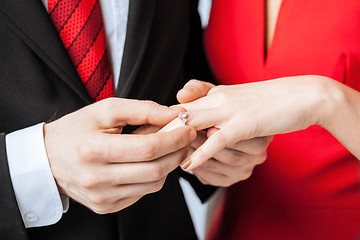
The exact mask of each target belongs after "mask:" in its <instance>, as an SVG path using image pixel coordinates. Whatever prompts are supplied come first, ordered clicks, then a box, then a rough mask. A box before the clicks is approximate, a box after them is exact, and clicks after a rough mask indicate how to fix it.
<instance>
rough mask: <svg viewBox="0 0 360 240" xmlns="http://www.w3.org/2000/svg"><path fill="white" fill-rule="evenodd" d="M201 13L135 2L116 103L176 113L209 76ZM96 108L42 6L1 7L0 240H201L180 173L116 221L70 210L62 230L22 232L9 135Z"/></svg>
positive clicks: (29, 1) (11, 0)
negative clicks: (185, 94)
mask: <svg viewBox="0 0 360 240" xmlns="http://www.w3.org/2000/svg"><path fill="white" fill-rule="evenodd" d="M196 7H197V1H195V0H194V1H192V0H130V7H129V21H128V28H127V37H126V42H125V50H124V57H123V64H122V67H121V74H120V75H121V76H120V79H119V87H118V90H117V93H116V95H117V96H118V97H126V98H135V99H151V100H154V101H156V102H159V103H161V104H167V105H170V104H173V103H175V94H176V92H177V90H178V89H180V88H181V87H182V86H183V84H184V83H185V82H186V81H187V80H188V79H189V78H191V77H202V76H201V73H205V72H207V68H206V65H205V64H204V58H203V55H202V52H201V30H200V27H199V19H198V16H197V12H196ZM207 76H208V75H207ZM90 103H91V100H90V98H89V96H88V94H87V92H86V90H85V88H84V87H83V85H82V83H81V80H80V78H79V76H78V74H77V72H76V70H75V69H74V67H73V65H72V63H71V61H70V59H69V57H68V55H67V53H66V50H65V49H64V47H63V45H62V43H61V40H60V38H59V36H58V34H57V32H56V30H55V28H54V27H53V24H52V22H51V20H50V18H49V16H48V13H47V12H46V10H45V8H44V6H43V5H42V2H41V1H40V0H25V1H24V0H1V1H0V132H1V134H0V190H1V193H0V194H1V197H0V239H19V240H20V239H21V240H28V239H36V240H41V239H44V240H45V239H46V240H49V239H50V240H52V239H59V240H60V239H61V240H64V239H65V240H67V239H74V240H75V239H76V240H81V239H84V240H85V239H86V240H91V239H101V240H107V239H122V240H123V239H181V240H186V239H196V235H195V232H194V228H193V225H192V221H191V218H190V215H189V212H188V210H187V207H186V205H185V201H184V197H183V195H182V192H181V189H180V186H179V183H178V172H177V171H174V172H173V173H171V174H170V175H169V176H168V178H167V181H166V183H165V186H164V188H163V189H162V190H161V191H160V192H158V193H155V194H151V195H148V196H145V197H144V198H142V199H141V200H140V201H139V202H137V203H136V204H134V205H133V206H131V207H129V208H127V209H125V210H122V211H120V212H118V213H115V214H108V215H97V214H95V213H93V212H92V211H90V210H88V209H87V208H86V207H84V206H82V205H80V204H78V203H76V202H71V204H70V209H69V211H68V212H67V213H66V214H64V215H63V217H62V219H61V220H60V221H59V222H58V223H57V224H54V225H52V226H47V227H40V228H31V229H25V228H24V225H23V222H22V219H21V216H20V213H19V210H18V207H17V204H16V200H15V196H14V192H13V188H12V185H11V180H10V176H9V170H8V165H7V159H6V149H5V134H6V133H9V132H12V131H14V130H17V129H21V128H24V127H28V126H31V125H34V124H36V123H39V122H43V121H49V120H51V119H54V118H58V117H61V116H63V115H65V114H67V113H70V112H73V111H75V110H77V109H79V108H81V107H83V106H85V105H88V104H90Z"/></svg>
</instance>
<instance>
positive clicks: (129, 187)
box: [44, 98, 196, 214]
mask: <svg viewBox="0 0 360 240" xmlns="http://www.w3.org/2000/svg"><path fill="white" fill-rule="evenodd" d="M179 111H181V110H179V109H178V110H173V109H170V108H167V107H165V106H160V105H158V104H156V103H154V102H150V101H137V100H125V99H116V98H112V99H106V100H103V101H101V102H98V103H95V104H92V105H90V106H87V107H84V108H82V109H80V110H78V111H77V112H74V113H72V114H69V115H66V116H64V117H62V118H60V119H59V120H57V121H54V122H52V123H49V124H46V125H45V127H44V134H45V145H46V150H47V154H48V159H49V162H50V166H51V170H52V173H53V176H54V178H55V180H56V182H57V184H58V186H59V188H60V191H62V192H63V193H65V194H67V195H68V196H69V197H71V198H73V199H74V200H76V201H78V202H80V203H82V204H84V205H85V206H87V207H88V208H90V209H92V210H93V211H94V212H96V213H99V214H105V213H111V212H116V211H119V210H121V209H123V208H125V207H127V206H129V205H131V204H133V203H134V202H136V201H137V200H139V199H140V198H141V197H142V196H144V195H145V194H148V193H152V192H156V191H159V190H160V189H161V188H162V186H163V184H164V182H165V178H166V176H167V174H168V173H169V172H171V171H172V170H174V169H175V168H176V167H177V166H178V165H179V164H180V162H181V161H182V160H184V159H185V158H186V156H187V154H188V148H185V147H186V146H188V145H189V144H190V143H191V142H192V141H193V140H194V139H195V137H196V131H195V130H194V129H192V128H190V127H181V128H178V129H175V130H173V131H170V132H159V133H153V134H147V135H144V134H136V135H135V134H120V133H121V130H122V127H124V126H125V125H128V124H129V125H143V124H151V125H157V126H163V125H165V124H167V123H168V122H170V121H171V120H172V119H174V118H175V117H176V116H177V114H178V112H179Z"/></svg>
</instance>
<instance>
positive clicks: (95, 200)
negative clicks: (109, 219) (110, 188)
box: [88, 192, 107, 210]
mask: <svg viewBox="0 0 360 240" xmlns="http://www.w3.org/2000/svg"><path fill="white" fill-rule="evenodd" d="M88 197H89V201H90V203H91V204H93V206H95V207H97V208H98V209H103V205H104V204H105V203H106V200H107V198H106V196H105V195H103V194H101V193H98V192H93V193H90V194H89V195H88ZM103 210H104V209H103Z"/></svg>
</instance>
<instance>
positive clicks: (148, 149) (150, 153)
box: [141, 142, 156, 161]
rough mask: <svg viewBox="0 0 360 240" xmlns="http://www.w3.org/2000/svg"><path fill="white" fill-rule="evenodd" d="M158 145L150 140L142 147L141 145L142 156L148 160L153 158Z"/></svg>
mask: <svg viewBox="0 0 360 240" xmlns="http://www.w3.org/2000/svg"><path fill="white" fill-rule="evenodd" d="M155 151H156V147H155V145H154V144H152V143H150V142H146V143H145V144H144V145H143V146H142V147H141V152H142V157H143V159H145V160H146V161H150V160H153V159H154V157H155V156H156V153H155Z"/></svg>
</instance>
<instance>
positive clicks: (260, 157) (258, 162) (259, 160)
mask: <svg viewBox="0 0 360 240" xmlns="http://www.w3.org/2000/svg"><path fill="white" fill-rule="evenodd" d="M266 159H267V152H264V153H263V154H261V155H259V159H258V161H257V165H259V164H262V163H264V162H265V161H266Z"/></svg>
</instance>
